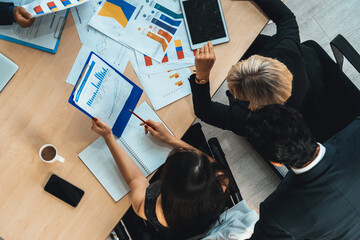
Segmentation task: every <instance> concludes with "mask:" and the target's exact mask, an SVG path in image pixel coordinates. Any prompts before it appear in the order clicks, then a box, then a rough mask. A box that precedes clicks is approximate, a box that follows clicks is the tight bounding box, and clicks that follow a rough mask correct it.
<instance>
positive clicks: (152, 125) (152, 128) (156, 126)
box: [140, 120, 176, 144]
mask: <svg viewBox="0 0 360 240" xmlns="http://www.w3.org/2000/svg"><path fill="white" fill-rule="evenodd" d="M140 125H141V126H143V125H145V124H144V123H141V124H140ZM148 133H150V134H151V135H152V136H154V137H156V138H157V139H159V140H160V141H162V142H166V143H169V144H172V142H174V140H176V137H175V136H173V135H172V134H171V133H170V132H169V131H168V130H167V129H166V127H165V126H164V124H162V123H161V122H155V121H153V120H147V121H146V125H145V134H148Z"/></svg>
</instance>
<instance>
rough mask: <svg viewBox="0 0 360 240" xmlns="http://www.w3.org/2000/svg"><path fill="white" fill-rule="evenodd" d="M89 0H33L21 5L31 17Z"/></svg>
mask: <svg viewBox="0 0 360 240" xmlns="http://www.w3.org/2000/svg"><path fill="white" fill-rule="evenodd" d="M87 1H89V0H35V1H32V2H31V3H28V4H25V5H23V6H22V7H23V8H25V10H26V11H28V12H29V13H30V14H31V16H33V17H40V16H43V15H46V14H50V13H53V12H58V11H62V10H65V9H68V8H72V7H75V6H79V5H80V4H83V3H85V2H87Z"/></svg>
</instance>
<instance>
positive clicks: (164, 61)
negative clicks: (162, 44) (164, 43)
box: [161, 54, 169, 63]
mask: <svg viewBox="0 0 360 240" xmlns="http://www.w3.org/2000/svg"><path fill="white" fill-rule="evenodd" d="M168 61H169V58H168V55H167V54H165V56H164V58H163V59H162V61H161V62H162V63H166V62H168Z"/></svg>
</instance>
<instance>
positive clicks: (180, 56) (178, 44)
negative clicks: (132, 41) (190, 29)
mask: <svg viewBox="0 0 360 240" xmlns="http://www.w3.org/2000/svg"><path fill="white" fill-rule="evenodd" d="M135 54H136V60H137V63H138V65H139V71H140V73H141V74H144V75H151V74H157V73H161V72H166V71H170V70H175V69H180V68H185V67H189V66H193V65H195V55H194V51H193V50H191V48H190V45H189V40H188V36H187V34H186V29H185V27H184V25H181V26H180V28H179V30H178V32H177V34H176V36H175V38H174V41H173V42H172V43H171V44H170V46H169V47H168V49H167V51H166V54H165V56H164V57H163V59H162V60H161V62H157V61H155V60H152V59H151V58H150V57H149V56H147V55H145V56H144V54H142V53H141V52H139V51H135Z"/></svg>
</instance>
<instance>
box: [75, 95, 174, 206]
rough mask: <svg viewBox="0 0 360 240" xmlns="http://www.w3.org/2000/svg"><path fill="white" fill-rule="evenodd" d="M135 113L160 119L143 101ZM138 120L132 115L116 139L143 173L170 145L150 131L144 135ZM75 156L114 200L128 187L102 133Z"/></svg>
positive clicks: (155, 164) (158, 162)
mask: <svg viewBox="0 0 360 240" xmlns="http://www.w3.org/2000/svg"><path fill="white" fill-rule="evenodd" d="M135 113H136V114H138V115H139V116H140V117H141V118H143V119H144V120H147V119H152V120H154V121H156V122H162V120H161V119H160V118H159V116H158V115H157V114H156V113H155V112H154V110H152V108H151V107H150V106H149V104H148V103H147V102H144V103H142V104H141V105H140V106H138V107H137V108H136V109H135ZM140 123H141V121H140V120H139V119H138V118H136V117H135V116H134V115H132V116H131V118H130V120H129V122H128V124H127V125H126V128H125V130H124V132H123V134H122V135H121V137H120V138H117V142H118V143H119V144H120V146H121V147H122V148H123V149H124V150H125V151H126V152H127V153H128V155H129V156H130V157H131V159H132V160H133V161H134V162H135V163H136V165H137V166H138V167H139V168H140V169H141V171H142V172H143V173H144V175H145V176H146V177H147V176H149V175H150V174H151V173H152V172H154V171H155V170H156V169H157V168H159V167H160V166H161V165H162V164H163V163H164V162H165V160H166V158H167V156H168V154H169V152H170V151H171V150H172V147H171V146H170V145H168V144H166V143H163V142H161V141H159V140H157V139H156V138H154V137H153V136H151V135H150V134H147V135H145V133H144V127H143V126H140ZM79 158H80V159H81V161H83V163H84V164H85V165H86V167H88V169H89V170H90V171H91V172H92V173H93V174H94V176H95V177H96V178H97V180H98V181H99V182H100V183H101V184H102V185H103V187H104V188H105V190H106V191H107V192H108V193H109V194H110V196H111V197H112V198H113V199H114V200H115V201H116V202H117V201H119V200H120V199H121V198H122V197H124V196H125V195H126V194H127V193H128V192H129V190H130V188H129V186H128V185H127V184H126V182H125V180H124V178H123V177H122V175H121V173H120V170H119V168H118V166H117V165H116V163H115V160H114V159H113V157H112V155H111V153H110V150H109V149H108V147H107V146H106V143H105V141H104V139H103V138H102V137H100V138H98V139H97V140H96V141H95V142H93V143H92V144H91V145H90V146H88V147H87V148H86V149H85V150H83V151H82V152H81V153H80V154H79Z"/></svg>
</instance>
